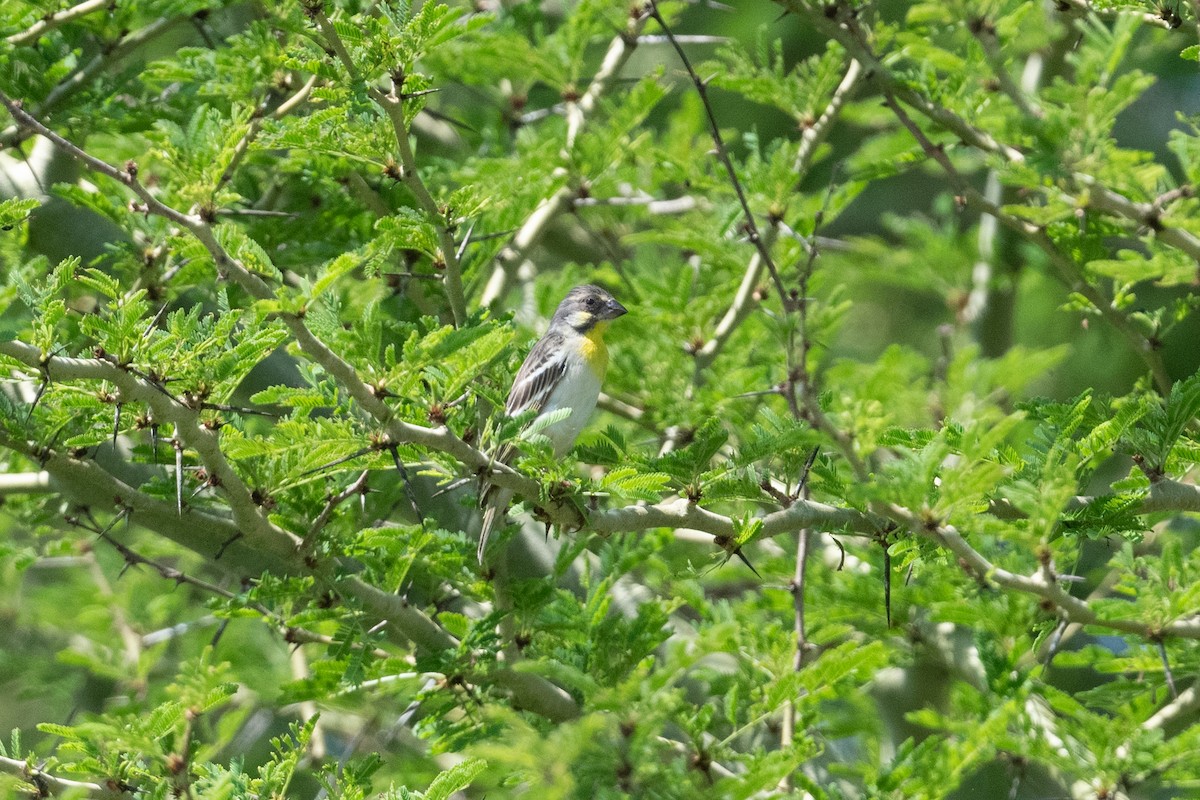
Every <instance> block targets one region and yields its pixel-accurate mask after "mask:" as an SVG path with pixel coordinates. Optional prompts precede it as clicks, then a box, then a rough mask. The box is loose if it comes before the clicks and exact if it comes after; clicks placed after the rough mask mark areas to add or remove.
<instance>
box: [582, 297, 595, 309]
mask: <svg viewBox="0 0 1200 800" xmlns="http://www.w3.org/2000/svg"><path fill="white" fill-rule="evenodd" d="M596 302H597V301H596V298H595V297H589V298H588V299H587V300H584V301H583V304H584V305H585V306H587V307H588V308H595V307H596Z"/></svg>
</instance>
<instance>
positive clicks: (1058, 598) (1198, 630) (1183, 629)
mask: <svg viewBox="0 0 1200 800" xmlns="http://www.w3.org/2000/svg"><path fill="white" fill-rule="evenodd" d="M882 510H883V511H885V512H886V513H887V515H888V516H889V517H891V518H892V519H893V520H895V521H896V522H898V523H899V524H901V525H903V526H904V527H905V528H907V529H908V530H910V531H913V532H914V533H918V534H920V535H921V536H924V537H926V538H928V539H931V540H932V541H933V542H935V543H936V544H938V545H939V546H941V547H944V548H946V549H947V550H949V551H950V552H952V553H953V554H954V555H956V556H958V558H959V559H960V560H961V561H962V563H963V564H964V565H965V566H966V567H968V568H970V570H971V571H972V572H973V573H974V574H976V575H979V576H986V578H987V580H988V581H990V582H991V583H995V584H997V585H999V586H1003V587H1004V588H1006V589H1012V590H1014V591H1018V592H1024V593H1026V594H1031V595H1034V596H1035V597H1040V598H1042V599H1043V600H1046V601H1048V602H1050V603H1051V604H1053V605H1054V606H1055V607H1056V608H1057V609H1058V613H1059V615H1060V617H1062V618H1064V619H1068V620H1070V621H1072V622H1078V623H1081V624H1083V625H1095V626H1099V627H1103V628H1109V629H1110V630H1114V631H1120V632H1122V633H1127V634H1131V635H1134V636H1140V637H1142V638H1145V639H1147V640H1151V641H1152V640H1155V639H1158V638H1162V637H1167V636H1176V637H1179V638H1184V639H1197V638H1200V618H1192V619H1184V620H1175V621H1173V622H1168V623H1165V624H1162V625H1158V624H1151V623H1147V622H1139V621H1138V620H1133V619H1120V618H1117V619H1106V618H1101V617H1100V616H1099V615H1097V614H1096V612H1095V610H1094V609H1093V608H1092V607H1091V606H1090V605H1088V603H1087V602H1086V601H1084V600H1080V599H1079V598H1078V597H1075V596H1074V595H1072V594H1070V593H1069V592H1067V591H1066V590H1065V589H1063V588H1062V587H1061V586H1059V584H1058V581H1057V580H1047V579H1046V578H1045V576H1044V574H1043V570H1042V568H1041V567H1040V566H1039V567H1038V569H1037V570H1035V571H1034V572H1033V574H1031V575H1027V576H1026V575H1018V574H1016V573H1014V572H1010V571H1009V570H1006V569H1003V568H1001V567H998V566H996V565H995V564H993V563H992V562H991V561H989V560H988V559H987V558H986V557H985V556H983V555H982V554H981V553H980V552H979V551H978V550H976V549H975V548H974V547H972V546H971V545H970V544H969V543H968V542H967V540H966V539H965V538H964V537H963V535H962V534H961V533H960V532H959V531H958V529H957V528H955V527H954V526H952V525H939V524H935V523H931V522H930V521H928V520H925V519H922V518H921V517H920V516H918V515H917V514H914V513H913V512H911V511H909V510H908V509H905V508H902V507H900V506H896V505H888V506H886V507H884V508H883V509H882Z"/></svg>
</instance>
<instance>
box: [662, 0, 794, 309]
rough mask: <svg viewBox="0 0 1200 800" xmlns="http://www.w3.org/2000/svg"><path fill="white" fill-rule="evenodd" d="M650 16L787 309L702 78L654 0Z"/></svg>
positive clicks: (787, 301)
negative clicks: (688, 84)
mask: <svg viewBox="0 0 1200 800" xmlns="http://www.w3.org/2000/svg"><path fill="white" fill-rule="evenodd" d="M650 17H651V18H652V19H653V20H654V21H655V22H657V23H658V24H659V27H661V28H662V29H663V33H664V34H666V37H667V40H668V41H670V42H671V46H672V47H673V48H675V53H676V55H678V56H679V60H680V61H681V62H683V68H684V69H685V70H686V71H687V74H688V77H689V78H691V81H692V84H693V85H695V87H696V93H697V94H698V95H699V96H700V103H701V105H703V106H704V113H705V116H706V117H707V118H708V127H709V133H710V134H711V135H712V140H713V146H714V147H715V148H716V152H717V159H718V160H720V162H721V165H722V166H723V167H724V168H725V172H726V173H728V175H729V182H730V183H731V184H732V185H733V190H734V193H735V194H737V198H738V203H739V204H740V205H741V207H742V214H743V215H744V222H743V224H744V225H745V228H746V233H747V235H748V236H749V238H750V243H751V244H753V245H754V247H755V249H756V250H758V254H759V256H761V258H762V262H763V264H764V265H765V266H766V268H767V272H768V273H769V274H770V276H771V281H772V282H773V283H774V284H775V290H776V291H777V292H778V293H779V300H780V302H781V303H782V304H783V308H784V310H790V309H792V308H793V307H794V306H795V300H794V299H793V298H792V297H791V296H790V295H789V294H788V292H787V289H785V288H784V285H783V279H782V278H780V276H779V268H778V267H776V266H775V260H774V259H773V258H771V249H770V247H769V246H768V245H767V243H766V242H765V241H764V240H763V237H762V234H761V233H759V230H758V222H757V221H756V220H755V219H754V212H753V211H751V210H750V202H749V201H748V200H747V199H746V190H745V189H744V188H743V187H742V182H741V180H740V179H739V178H738V174H737V169H736V168H735V167H734V166H733V160H732V159H731V158H730V157H729V149H728V148H727V147H726V146H725V140H724V138H723V137H722V136H721V127H720V125H718V124H717V118H716V115H715V114H714V113H713V108H712V103H710V102H709V100H708V87H707V85H706V84H705V83H704V81H703V79H701V77H700V76H699V75H698V74H697V73H696V70H695V68H694V67H692V62H691V60H689V59H688V57H687V53H686V52H684V49H683V46H682V45H680V44H679V41H678V40H677V39H676V38H675V34H674V33H673V32H672V31H671V28H670V26H669V25H667V21H666V20H665V19H663V16H662V14H661V13H660V12H659V10H658V4H657V3H656V2H655V0H650Z"/></svg>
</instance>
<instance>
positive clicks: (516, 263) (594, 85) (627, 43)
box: [479, 14, 648, 308]
mask: <svg viewBox="0 0 1200 800" xmlns="http://www.w3.org/2000/svg"><path fill="white" fill-rule="evenodd" d="M647 19H648V17H647V16H646V15H644V14H639V15H638V16H637V17H633V16H631V17H630V19H629V22H628V23H627V25H626V29H625V30H624V31H622V32H621V33H619V34H618V35H617V36H614V37H613V39H612V41H611V42H609V45H608V49H607V50H606V51H605V55H604V60H603V61H602V62H601V64H600V69H599V70H598V71H597V73H596V74H595V75H594V76H593V77H592V80H591V82H590V83H589V84H588V88H587V89H586V90H585V91H584V93H583V94H582V95H581V96H580V98H579V101H578V102H577V103H573V104H571V105H572V106H573V107H574V108H573V110H572V111H571V112H570V113H569V114H568V125H570V126H572V127H571V128H570V130H569V132H568V138H567V143H568V148H569V147H570V146H571V144H572V143H573V142H574V140H575V137H576V136H577V135H578V133H579V130H580V129H581V128H582V127H583V125H584V124H585V123H586V121H587V119H588V117H589V116H591V114H592V113H593V112H594V111H595V109H596V106H597V103H598V101H599V99H600V97H601V96H602V95H603V94H604V92H606V91H607V90H608V89H609V88H611V87H612V85H613V83H614V82H615V80H616V77H617V75H618V74H620V72H621V69H622V68H623V67H624V66H625V64H626V62H628V61H629V57H630V56H631V55H633V51H634V50H635V49H636V48H637V44H638V36H639V35H640V34H641V31H642V29H643V28H644V27H645V24H646V20H647ZM555 174H556V175H565V171H561V170H556V171H555ZM576 194H577V192H576V191H575V189H574V188H572V187H570V186H561V187H559V188H558V189H556V190H555V191H554V192H553V193H552V194H551V195H550V196H549V197H546V198H544V199H543V200H542V201H541V202H539V203H538V205H537V207H536V208H534V210H533V211H532V212H531V213H530V215H529V216H528V217H527V218H526V219H525V222H524V223H523V224H522V225H521V227H520V228H519V229H518V230H517V232H516V233H515V234H513V237H512V239H511V240H509V242H508V244H507V245H506V246H505V247H504V248H502V249H501V250H500V253H499V254H498V255H497V256H496V264H495V266H494V267H493V268H492V273H491V275H490V276H488V279H487V281H486V283H485V284H484V287H483V294H482V295H481V296H480V298H479V304H480V305H481V306H482V307H484V308H491V307H492V306H494V305H495V304H496V303H498V302H499V301H500V299H501V298H502V297H504V295H505V294H506V293H507V292H508V289H509V285H510V284H511V283H512V280H513V278H514V277H515V276H516V274H517V270H518V269H519V268H520V267H521V265H522V264H524V263H525V262H526V261H527V260H528V259H529V252H530V250H532V249H533V247H534V245H536V244H537V243H538V242H539V241H540V240H541V238H542V234H543V233H544V232H545V231H546V228H547V227H549V225H550V223H551V222H553V221H554V220H555V219H557V218H558V217H559V216H561V215H562V214H565V213H566V212H568V211H570V210H571V208H572V207H573V202H574V199H575V196H576Z"/></svg>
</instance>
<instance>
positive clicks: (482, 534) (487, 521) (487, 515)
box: [475, 486, 513, 564]
mask: <svg viewBox="0 0 1200 800" xmlns="http://www.w3.org/2000/svg"><path fill="white" fill-rule="evenodd" d="M512 498H513V493H512V490H511V489H501V488H500V487H499V486H490V487H488V490H487V491H486V492H485V493H484V495H483V526H482V527H481V528H480V529H479V549H478V550H476V552H475V555H476V556H478V558H479V563H480V564H482V563H483V557H484V554H485V552H486V551H487V543H488V539H489V538H491V535H492V530H493V529H494V528H495V527H496V522H497V521H499V520H503V519H504V512H505V511H507V510H508V504H509V503H511V502H512Z"/></svg>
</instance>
